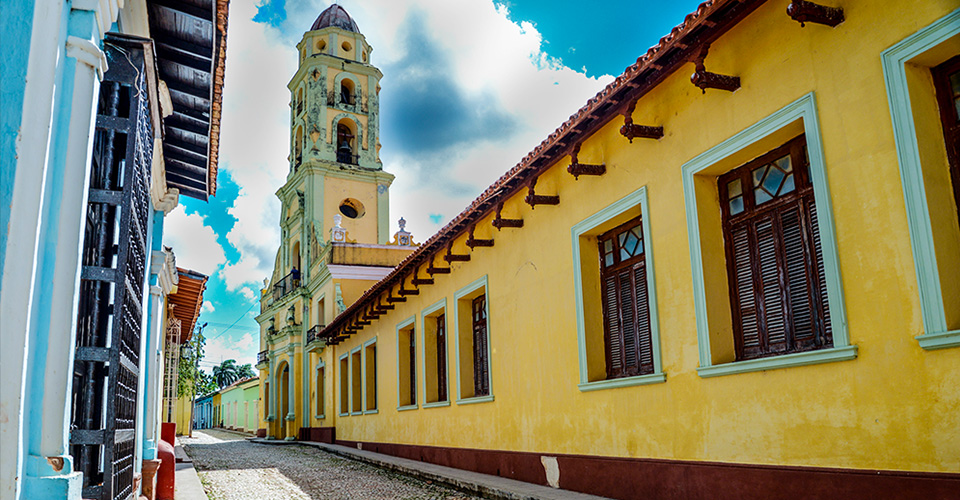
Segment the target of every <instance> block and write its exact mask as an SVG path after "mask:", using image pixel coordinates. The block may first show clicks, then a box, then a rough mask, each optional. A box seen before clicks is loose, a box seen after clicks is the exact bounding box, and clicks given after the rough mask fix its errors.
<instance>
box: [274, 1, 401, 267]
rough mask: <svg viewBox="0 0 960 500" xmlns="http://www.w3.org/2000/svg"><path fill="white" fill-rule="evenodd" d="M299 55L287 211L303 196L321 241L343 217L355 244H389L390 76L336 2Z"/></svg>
mask: <svg viewBox="0 0 960 500" xmlns="http://www.w3.org/2000/svg"><path fill="white" fill-rule="evenodd" d="M297 50H298V52H299V56H298V57H299V67H298V69H297V73H296V74H295V75H294V76H293V78H292V79H291V80H290V83H289V84H288V85H287V87H288V88H289V90H290V156H289V160H290V170H289V174H288V175H287V182H286V185H284V187H283V188H281V190H280V191H279V192H278V193H277V194H278V196H280V199H281V201H282V202H283V206H284V209H285V211H290V210H294V211H295V210H298V209H299V208H300V207H298V206H297V205H298V203H299V201H300V200H299V199H298V197H299V198H301V199H302V201H303V202H304V206H303V207H302V208H303V209H304V210H305V212H304V214H305V216H306V217H305V219H306V221H307V222H308V227H305V228H304V230H305V232H307V233H309V234H308V236H310V237H313V235H314V234H315V235H316V238H317V239H318V240H319V242H320V243H323V242H325V241H327V240H329V239H330V234H331V230H332V229H333V228H334V225H335V224H334V219H333V216H334V215H336V214H339V215H341V216H342V220H343V223H342V224H343V228H344V229H346V230H347V231H348V232H349V235H350V237H351V238H352V239H354V240H355V241H357V242H359V243H371V244H383V243H386V242H387V240H388V234H387V231H388V229H389V212H388V205H389V203H388V202H389V195H388V192H389V188H390V184H391V183H392V182H393V175H391V174H389V173H387V172H384V171H383V165H382V164H381V163H380V155H379V151H380V110H379V107H380V106H379V99H378V94H379V91H380V79H381V78H382V77H383V74H382V73H380V70H379V69H377V68H376V67H375V66H373V65H371V64H370V53H371V51H372V50H373V48H372V47H370V45H369V44H367V41H366V39H365V38H364V36H363V34H361V33H360V29H359V28H358V27H357V23H356V22H354V20H353V19H352V18H351V17H350V15H349V14H347V11H346V10H344V9H343V7H341V6H339V5H331V6H330V7H329V8H327V9H326V10H324V11H323V12H322V13H321V14H320V16H319V17H317V19H316V21H314V23H313V25H312V26H311V27H310V30H309V31H307V32H306V33H304V34H303V38H302V40H301V41H300V43H299V44H297ZM306 239H307V240H309V238H306ZM284 240H285V241H286V240H287V238H284ZM301 246H303V245H301ZM288 250H292V248H291V249H288ZM295 260H296V259H295V258H294V259H292V261H291V262H288V265H289V264H292V263H295Z"/></svg>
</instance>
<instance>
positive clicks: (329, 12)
mask: <svg viewBox="0 0 960 500" xmlns="http://www.w3.org/2000/svg"><path fill="white" fill-rule="evenodd" d="M330 26H336V27H337V28H340V29H344V30H347V31H352V32H354V33H360V28H358V27H357V23H356V22H355V21H354V20H353V18H352V17H350V14H347V11H346V9H344V8H343V7H341V6H339V5H337V4H333V5H331V6H329V7H327V8H326V10H324V11H323V12H321V13H320V15H319V16H317V20H316V21H314V22H313V26H311V27H310V31H316V30H322V29H323V28H329V27H330Z"/></svg>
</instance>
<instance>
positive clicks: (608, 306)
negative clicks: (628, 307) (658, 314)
mask: <svg viewBox="0 0 960 500" xmlns="http://www.w3.org/2000/svg"><path fill="white" fill-rule="evenodd" d="M603 292H604V294H603V299H604V313H605V314H604V316H606V320H605V322H606V328H605V329H604V337H605V340H606V353H607V378H616V377H620V376H622V373H623V337H622V334H621V331H620V301H619V300H617V298H618V294H617V277H616V275H614V276H608V277H607V278H606V279H605V280H604V282H603Z"/></svg>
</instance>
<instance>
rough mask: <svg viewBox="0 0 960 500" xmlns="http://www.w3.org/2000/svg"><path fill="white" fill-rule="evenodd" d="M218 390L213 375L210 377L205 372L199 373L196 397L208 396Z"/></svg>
mask: <svg viewBox="0 0 960 500" xmlns="http://www.w3.org/2000/svg"><path fill="white" fill-rule="evenodd" d="M218 389H220V388H219V387H217V382H216V381H215V380H214V379H213V375H210V374H209V373H207V372H200V378H199V379H198V380H197V397H201V398H202V397H204V396H209V395H210V394H213V393H215V392H217V390H218Z"/></svg>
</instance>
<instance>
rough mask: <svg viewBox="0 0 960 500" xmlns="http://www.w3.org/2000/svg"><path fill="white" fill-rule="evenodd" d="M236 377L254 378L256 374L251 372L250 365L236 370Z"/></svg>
mask: <svg viewBox="0 0 960 500" xmlns="http://www.w3.org/2000/svg"><path fill="white" fill-rule="evenodd" d="M237 375H238V376H239V377H240V378H241V379H244V378H252V377H256V376H257V374H256V373H254V372H253V366H251V365H250V363H247V364H245V365H241V366H240V368H237Z"/></svg>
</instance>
